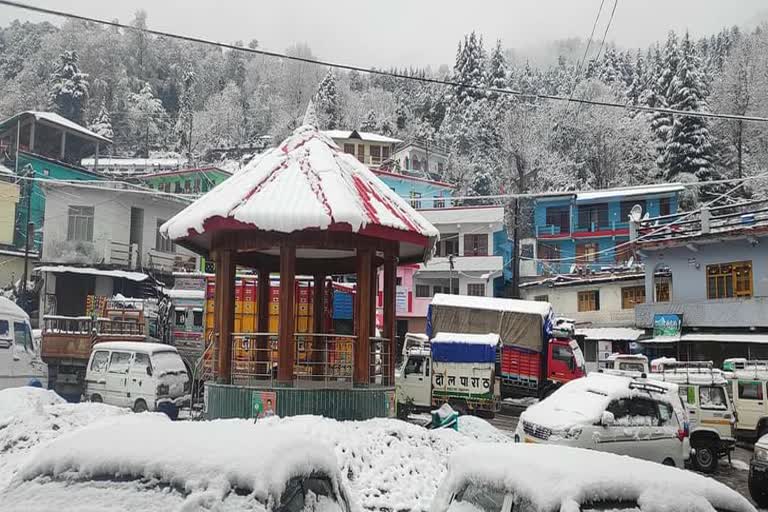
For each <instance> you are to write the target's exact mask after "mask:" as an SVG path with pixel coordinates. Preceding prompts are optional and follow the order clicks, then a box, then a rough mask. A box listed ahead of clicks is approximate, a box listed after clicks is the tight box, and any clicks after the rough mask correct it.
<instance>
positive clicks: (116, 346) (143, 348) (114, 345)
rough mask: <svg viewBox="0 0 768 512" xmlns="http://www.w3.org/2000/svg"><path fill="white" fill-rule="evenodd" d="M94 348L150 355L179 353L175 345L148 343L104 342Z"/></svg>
mask: <svg viewBox="0 0 768 512" xmlns="http://www.w3.org/2000/svg"><path fill="white" fill-rule="evenodd" d="M93 348H94V349H99V350H131V351H133V350H136V351H138V352H147V353H148V354H152V353H155V352H177V350H176V347H174V346H173V345H165V344H163V343H150V342H147V341H103V342H101V343H97V344H96V345H94V346H93Z"/></svg>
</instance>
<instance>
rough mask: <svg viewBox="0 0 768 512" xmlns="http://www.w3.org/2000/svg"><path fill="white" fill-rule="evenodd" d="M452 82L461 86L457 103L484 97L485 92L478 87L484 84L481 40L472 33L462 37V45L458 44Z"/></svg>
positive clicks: (483, 55) (457, 91) (458, 88)
mask: <svg viewBox="0 0 768 512" xmlns="http://www.w3.org/2000/svg"><path fill="white" fill-rule="evenodd" d="M453 80H454V81H455V82H457V83H459V84H461V85H459V86H458V87H457V90H456V99H457V101H458V103H460V104H462V105H465V104H466V103H468V102H470V101H472V100H475V99H479V98H483V97H485V92H484V91H483V90H482V89H478V87H483V86H484V85H485V84H486V79H485V50H484V49H483V38H482V36H480V37H478V36H477V35H476V34H475V32H474V31H473V32H472V33H471V34H469V35H468V36H464V44H463V45H462V44H461V43H459V50H458V52H457V54H456V64H455V66H454V67H453Z"/></svg>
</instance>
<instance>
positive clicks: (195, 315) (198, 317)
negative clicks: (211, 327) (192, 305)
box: [192, 309, 203, 327]
mask: <svg viewBox="0 0 768 512" xmlns="http://www.w3.org/2000/svg"><path fill="white" fill-rule="evenodd" d="M192 325H194V326H195V327H202V326H203V312H202V311H201V310H199V309H195V310H193V311H192Z"/></svg>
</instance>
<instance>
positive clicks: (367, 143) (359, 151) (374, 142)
mask: <svg viewBox="0 0 768 512" xmlns="http://www.w3.org/2000/svg"><path fill="white" fill-rule="evenodd" d="M323 134H324V135H327V136H328V137H330V138H331V139H333V141H334V142H335V143H336V144H337V145H338V146H339V147H340V148H341V149H342V151H344V152H345V153H349V154H350V155H354V156H355V157H357V159H358V160H359V161H360V162H362V163H364V164H365V165H367V166H368V167H371V168H374V169H378V168H379V167H381V166H382V165H383V164H384V162H388V161H389V160H390V159H391V158H392V155H393V154H394V152H395V146H397V144H400V143H401V142H403V141H401V140H400V139H395V138H393V137H387V136H386V135H380V134H378V133H370V132H361V131H358V130H325V131H323Z"/></svg>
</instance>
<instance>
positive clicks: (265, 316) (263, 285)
mask: <svg viewBox="0 0 768 512" xmlns="http://www.w3.org/2000/svg"><path fill="white" fill-rule="evenodd" d="M269 292H270V282H269V269H268V268H260V269H259V291H258V296H257V300H258V305H257V315H258V319H257V320H258V323H257V325H256V331H257V332H261V333H265V332H269ZM255 345H256V361H257V363H258V364H257V368H258V370H257V372H256V373H259V374H264V375H269V374H271V373H272V368H271V367H268V366H262V365H263V364H266V363H267V362H269V361H270V360H271V358H270V357H269V356H270V350H269V349H270V346H269V336H257V337H256V341H255Z"/></svg>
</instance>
